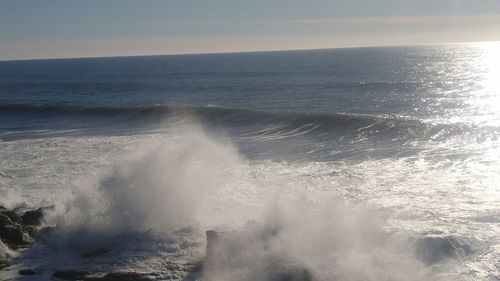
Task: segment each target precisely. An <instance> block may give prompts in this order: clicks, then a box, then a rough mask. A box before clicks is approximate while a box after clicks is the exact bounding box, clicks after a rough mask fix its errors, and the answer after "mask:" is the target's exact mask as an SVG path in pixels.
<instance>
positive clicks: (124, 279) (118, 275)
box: [52, 270, 152, 281]
mask: <svg viewBox="0 0 500 281" xmlns="http://www.w3.org/2000/svg"><path fill="white" fill-rule="evenodd" d="M52 277H54V278H57V279H62V280H83V281H150V280H152V279H151V278H149V277H148V276H147V275H146V274H143V273H137V272H110V273H106V274H104V275H102V274H92V273H89V272H87V271H81V270H62V271H56V272H54V274H53V275H52Z"/></svg>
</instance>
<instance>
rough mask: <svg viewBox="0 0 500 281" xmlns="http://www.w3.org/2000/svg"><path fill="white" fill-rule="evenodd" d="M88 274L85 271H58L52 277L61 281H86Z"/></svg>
mask: <svg viewBox="0 0 500 281" xmlns="http://www.w3.org/2000/svg"><path fill="white" fill-rule="evenodd" d="M88 275H89V273H88V272H87V271H81V270H72V269H70V270H60V271H56V272H54V274H52V277H55V278H58V279H63V280H86V279H85V277H86V276H88Z"/></svg>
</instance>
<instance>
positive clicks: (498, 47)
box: [471, 42, 500, 126]
mask: <svg viewBox="0 0 500 281" xmlns="http://www.w3.org/2000/svg"><path fill="white" fill-rule="evenodd" d="M474 48H477V51H478V56H477V58H476V59H475V61H474V64H475V69H476V72H477V74H479V79H480V81H477V82H478V84H479V85H480V89H479V91H478V92H477V95H476V96H475V97H474V98H473V100H472V101H471V103H472V104H474V105H475V106H477V110H478V111H479V112H478V113H479V115H480V116H481V117H479V118H478V120H476V121H479V122H480V123H486V125H489V126H500V42H482V43H475V44H474Z"/></svg>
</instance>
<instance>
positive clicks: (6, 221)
mask: <svg viewBox="0 0 500 281" xmlns="http://www.w3.org/2000/svg"><path fill="white" fill-rule="evenodd" d="M12 224H14V223H13V222H12V220H11V219H10V218H9V217H8V216H6V215H3V214H0V227H2V226H5V225H12Z"/></svg>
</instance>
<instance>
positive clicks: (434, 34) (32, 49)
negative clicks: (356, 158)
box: [0, 0, 500, 60]
mask: <svg viewBox="0 0 500 281" xmlns="http://www.w3.org/2000/svg"><path fill="white" fill-rule="evenodd" d="M476 41H500V0H413V1H407V0H0V60H11V59H33V58H69V57H96V56H128V55H155V54H187V53H214V52H240V51H264V50H293V49H315V48H337V47H364V46H387V45H416V44H433V43H454V42H476Z"/></svg>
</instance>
